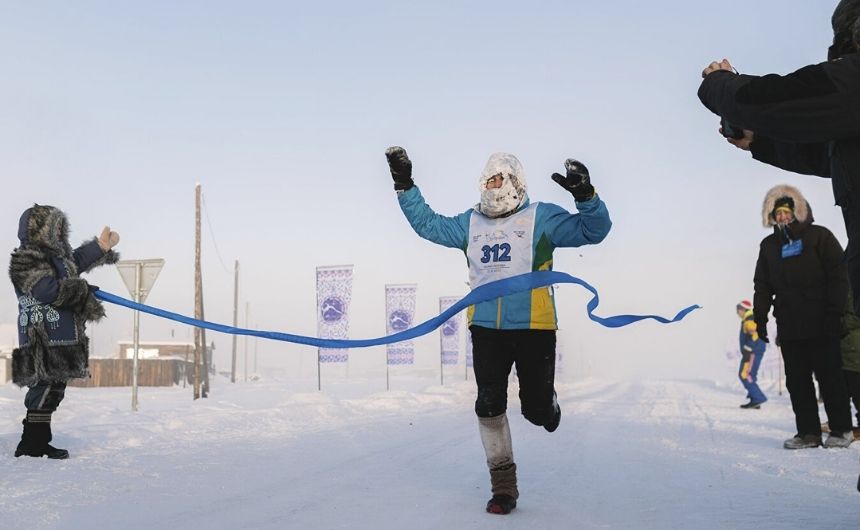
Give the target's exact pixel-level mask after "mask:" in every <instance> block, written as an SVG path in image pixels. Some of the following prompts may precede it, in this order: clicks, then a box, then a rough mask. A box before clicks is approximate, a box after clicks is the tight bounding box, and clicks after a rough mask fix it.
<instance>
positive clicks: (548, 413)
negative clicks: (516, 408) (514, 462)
mask: <svg viewBox="0 0 860 530" xmlns="http://www.w3.org/2000/svg"><path fill="white" fill-rule="evenodd" d="M469 330H470V331H471V332H472V356H473V363H474V369H475V381H476V382H477V384H478V397H477V399H476V400H475V413H476V414H477V415H478V417H481V418H492V417H495V416H498V415H500V414H502V413H504V412H505V411H506V410H507V408H508V376H509V375H510V373H511V367H512V366H516V368H517V378H518V379H519V382H520V407H521V410H522V414H523V416H525V418H526V419H527V420H528V421H530V422H532V423H534V424H535V425H545V424H546V423H548V422H549V421H550V419H552V417H553V414H554V412H555V410H554V407H553V393H554V391H555V389H554V386H553V385H554V383H555V330H542V329H489V328H484V327H480V326H471V327H470V328H469Z"/></svg>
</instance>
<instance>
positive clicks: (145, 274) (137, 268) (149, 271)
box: [116, 258, 164, 411]
mask: <svg viewBox="0 0 860 530" xmlns="http://www.w3.org/2000/svg"><path fill="white" fill-rule="evenodd" d="M163 266H164V260H163V259H160V258H158V259H137V260H123V261H118V262H117V263H116V268H117V270H118V271H119V275H120V276H121V277H122V281H123V282H124V283H125V286H126V287H127V288H128V292H129V294H131V296H132V298H133V299H134V301H135V302H137V303H139V304H142V303H143V302H144V301H145V300H146V296H147V295H148V294H149V291H150V289H152V285H153V284H154V283H155V280H156V278H158V273H159V272H161V268H162V267H163ZM133 337H134V339H133V340H134V342H133V344H134V360H133V361H132V368H131V410H133V411H137V379H138V374H139V372H140V369H139V366H138V358H139V355H140V311H135V312H134V334H133Z"/></svg>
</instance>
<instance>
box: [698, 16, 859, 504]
mask: <svg viewBox="0 0 860 530" xmlns="http://www.w3.org/2000/svg"><path fill="white" fill-rule="evenodd" d="M831 24H832V26H833V45H832V46H830V48H829V49H828V51H827V61H826V62H823V63H819V64H813V65H809V66H805V67H803V68H801V69H800V70H797V71H796V72H793V73H790V74H788V75H785V76H781V75H777V74H769V75H764V76H751V75H741V74H738V73H737V72H736V71H735V70H734V68H732V65H731V63H729V61H728V60H726V59H723V60H722V61H719V62H718V61H714V62H712V63H711V64H709V65H708V66H707V67H706V68H705V69H704V70H703V71H702V77H704V80H703V81H702V84H701V86H700V87H699V92H698V95H699V99H700V100H701V101H702V103H703V104H704V105H705V106H706V107H707V108H708V109H709V110H711V111H712V112H713V113H715V114H717V115H719V116H720V117H721V118H722V121H721V125H722V126H721V129H720V132H721V133H722V134H723V136H725V137H726V139H727V141H728V142H729V143H731V144H732V145H734V146H736V147H738V148H740V149H743V150H745V151H750V152H751V153H752V156H753V158H755V159H756V160H759V161H761V162H764V163H766V164H770V165H773V166H776V167H779V168H782V169H785V170H787V171H792V172H794V173H801V174H806V175H817V176H820V177H825V178H830V179H831V184H832V186H833V195H834V198H835V200H836V204H837V205H839V206H840V207H841V208H842V217H843V219H844V221H845V228H846V231H847V233H848V248H847V249H846V251H845V261H846V263H847V268H848V279H849V282H850V284H851V286H852V289H853V290H854V292H858V290H860V53H858V51H860V0H841V1H840V2H839V4H838V5H837V6H836V9H835V10H834V12H833V16H832V18H831ZM854 312H855V314H858V315H860V296H858V297H856V298H855V299H854ZM756 317H757V318H758V317H759V315H756ZM792 397H793V396H792ZM849 414H850V413H849ZM849 419H850V416H849ZM857 488H858V490H860V479H858V483H857Z"/></svg>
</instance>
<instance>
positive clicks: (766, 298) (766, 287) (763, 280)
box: [753, 244, 773, 330]
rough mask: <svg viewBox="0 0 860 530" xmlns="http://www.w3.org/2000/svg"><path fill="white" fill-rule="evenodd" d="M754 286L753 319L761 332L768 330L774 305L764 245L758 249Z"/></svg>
mask: <svg viewBox="0 0 860 530" xmlns="http://www.w3.org/2000/svg"><path fill="white" fill-rule="evenodd" d="M753 286H754V293H753V319H754V320H755V323H756V326H757V327H758V329H759V330H763V329H767V315H768V313H770V307H771V305H772V304H773V286H772V285H771V283H770V272H769V269H768V266H767V256H766V254H765V249H764V244H762V245H760V246H759V249H758V260H757V261H756V264H755V275H754V276H753Z"/></svg>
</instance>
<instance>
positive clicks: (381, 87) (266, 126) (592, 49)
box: [0, 0, 845, 377]
mask: <svg viewBox="0 0 860 530" xmlns="http://www.w3.org/2000/svg"><path fill="white" fill-rule="evenodd" d="M831 4H832V5H831ZM835 4H836V2H835V0H834V1H832V2H809V1H807V0H759V1H756V2H749V1H742V0H726V1H723V2H720V3H718V4H715V3H713V2H704V1H689V0H688V1H681V0H667V1H657V2H650V3H640V2H634V1H628V0H620V1H615V2H570V1H566V2H563V1H551V2H533V3H523V2H508V1H502V2H500V1H493V2H490V1H480V2H451V1H442V2H440V1H434V2H425V3H415V2H413V3H405V2H381V1H368V2H361V3H353V2H332V1H322V2H314V3H310V2H302V3H293V2H253V1H245V2H223V1H220V2H216V1H205V2H204V1H196V2H107V1H101V2H97V1H85V2H74V3H71V2H57V1H54V2H9V1H5V2H2V3H0V8H2V9H0V11H2V16H0V72H2V77H3V82H2V83H0V178H2V182H3V193H2V194H0V226H5V227H6V229H5V230H0V246H2V247H3V248H6V249H8V250H11V249H12V248H14V247H15V246H16V243H17V240H16V237H15V234H16V227H17V219H18V217H19V215H20V213H21V211H23V210H24V209H25V208H27V207H28V206H30V205H31V204H32V203H33V202H39V203H43V204H52V205H56V206H58V207H61V208H62V209H64V210H65V211H66V212H67V214H68V215H69V218H70V219H71V222H72V228H73V235H72V239H73V242H75V243H76V242H79V241H82V240H83V239H85V238H87V237H90V236H91V235H92V234H95V233H96V232H97V231H98V230H99V229H100V228H101V227H102V226H103V225H104V224H110V225H111V226H112V227H114V229H116V230H117V231H119V232H120V234H121V235H122V242H121V243H120V246H119V250H120V251H121V252H122V254H123V257H124V258H128V259H131V258H152V257H162V258H165V259H166V262H167V264H166V266H165V269H164V271H163V273H162V276H161V277H160V278H159V280H158V283H157V284H156V286H155V288H154V290H153V292H152V294H151V296H150V298H149V300H148V302H150V303H151V304H153V305H157V306H160V307H164V308H166V309H170V310H174V311H178V312H183V313H189V312H190V311H191V308H192V304H193V292H192V279H193V229H194V225H193V207H194V195H193V194H194V184H195V182H201V183H202V184H203V189H204V195H205V200H206V204H207V209H208V213H209V218H210V220H211V224H212V232H210V231H209V230H208V228H205V229H204V234H205V242H204V275H205V277H204V286H205V297H206V302H207V308H206V309H207V317H208V318H209V319H210V320H214V321H218V322H222V323H229V322H230V320H231V318H232V274H231V272H230V271H227V270H225V269H224V267H223V266H222V265H221V263H220V260H219V259H218V257H217V255H216V251H215V247H214V245H213V241H216V242H217V245H218V250H220V254H221V256H222V257H223V260H224V262H225V263H226V265H227V266H228V267H232V262H233V260H234V259H236V258H238V259H239V260H240V261H241V263H242V269H243V275H242V293H241V297H242V300H243V301H245V300H248V301H249V302H250V304H251V317H250V320H251V323H252V324H255V323H256V325H257V326H258V327H260V328H265V329H272V330H279V331H287V332H291V333H300V334H308V335H314V334H315V333H316V324H315V310H314V304H315V292H314V268H315V267H316V266H317V265H331V264H341V263H353V264H355V281H354V292H353V306H352V313H353V323H352V330H353V331H352V333H351V335H352V336H353V337H356V338H358V337H369V336H377V335H381V334H383V333H384V329H385V328H384V314H383V312H384V310H383V298H384V296H383V286H384V284H385V283H418V297H419V300H418V318H419V319H420V320H424V319H425V318H429V317H430V316H432V315H433V314H434V311H437V310H438V297H439V296H442V295H452V294H454V295H456V294H463V293H464V292H465V286H464V284H463V281H464V280H465V278H466V270H465V263H464V259H463V256H462V254H460V253H459V252H457V251H453V250H448V249H444V248H442V247H437V246H435V245H432V244H430V243H427V242H425V241H423V240H420V239H419V238H418V237H417V236H416V235H414V234H413V233H412V231H411V229H410V228H409V226H408V224H407V223H406V221H405V220H404V219H403V218H402V215H401V213H400V211H399V208H398V206H397V202H396V200H395V196H394V193H393V191H392V189H391V181H390V177H389V175H388V171H387V167H386V165H385V158H384V156H383V152H384V150H385V148H386V147H387V146H389V145H392V144H399V145H403V146H404V147H406V148H407V150H408V151H409V153H410V155H411V157H412V159H413V162H414V168H415V170H414V177H415V180H416V182H417V183H418V185H419V186H420V187H421V189H422V191H423V193H424V195H425V197H426V198H427V200H428V202H429V203H430V204H431V205H432V206H433V207H434V208H435V209H436V210H437V211H439V212H441V213H446V214H450V215H453V214H455V213H459V212H461V211H463V210H465V209H467V208H468V207H470V206H471V205H473V204H474V203H475V202H476V201H477V198H478V197H477V191H476V179H477V176H478V174H479V172H480V170H481V168H482V167H483V164H484V162H485V161H486V159H487V157H488V156H489V154H490V153H492V152H494V151H508V152H512V153H514V154H516V155H517V156H518V157H519V158H520V160H521V161H522V162H523V165H524V167H525V171H526V176H527V179H528V183H529V191H530V196H531V198H532V200H541V201H547V202H555V203H558V204H561V205H563V206H565V207H567V208H569V209H573V202H572V200H571V198H570V196H569V195H568V194H567V193H566V192H564V191H563V190H561V189H560V188H559V187H557V185H556V184H555V183H553V182H552V181H551V180H550V179H549V175H550V174H551V173H552V172H554V171H559V170H561V169H562V163H563V161H564V159H565V158H567V157H576V158H579V159H580V160H582V161H583V162H585V164H587V165H588V167H589V168H590V169H591V172H592V178H593V182H594V184H595V185H596V187H597V188H598V191H599V192H600V194H601V196H602V197H603V199H604V200H605V201H606V202H607V204H608V206H609V209H610V212H611V215H612V217H613V220H614V222H615V226H614V228H613V231H612V232H611V234H610V235H609V237H608V238H607V240H606V241H605V242H604V243H602V244H601V245H600V246H597V247H585V248H581V249H575V250H565V249H560V250H558V251H557V252H556V269H557V270H562V271H565V272H569V273H571V274H574V275H577V276H581V277H582V278H584V279H585V280H587V281H589V282H591V283H592V284H593V285H595V286H596V287H597V288H598V289H599V290H600V292H601V298H602V304H601V306H600V307H599V308H598V313H599V314H601V315H604V316H608V315H611V314H615V313H662V314H664V315H667V316H669V315H671V314H674V312H675V311H676V310H678V309H680V308H682V307H684V306H686V305H689V304H692V303H699V304H701V305H703V306H704V307H705V308H704V309H703V310H701V311H699V312H697V313H694V314H692V315H691V316H690V317H688V320H687V321H685V322H684V323H682V324H677V325H674V326H659V325H656V324H652V323H643V324H637V325H634V326H632V327H631V328H626V329H622V330H604V329H602V328H600V327H599V326H598V325H596V324H593V323H591V322H590V321H588V320H587V319H586V318H585V313H584V303H585V301H586V300H587V299H588V296H587V295H586V294H585V292H584V291H582V292H580V291H578V290H577V289H576V288H575V287H563V288H562V289H561V290H560V291H559V298H558V306H559V312H560V317H561V328H562V331H561V335H560V337H561V342H562V344H563V347H564V348H565V350H566V351H565V353H566V354H567V355H568V358H571V357H573V356H580V361H579V364H578V366H582V367H588V369H589V370H590V371H591V372H592V373H607V372H615V373H621V374H627V375H630V374H632V375H636V374H642V373H648V374H650V375H657V376H660V375H679V374H680V375H688V376H697V375H700V376H702V377H710V376H711V374H710V371H711V370H715V369H723V361H722V359H723V355H724V350H725V348H726V347H727V345H731V344H732V343H733V341H734V340H735V337H736V333H737V329H736V328H737V321H736V316H735V315H734V311H733V308H734V304H735V303H736V302H737V300H738V299H740V298H749V297H750V296H751V295H752V292H751V290H752V270H753V266H754V262H755V258H756V255H757V248H758V242H759V240H760V239H761V238H762V237H764V236H765V235H767V231H766V230H764V229H763V228H762V227H761V225H760V204H761V200H762V197H763V196H764V193H765V191H766V190H767V189H768V188H769V187H770V186H772V185H774V184H777V183H781V182H788V183H791V184H794V185H796V186H798V187H799V188H800V189H801V191H803V192H804V193H805V194H806V195H807V198H808V199H809V201H810V203H811V204H812V206H813V208H814V210H815V213H816V218H817V220H818V221H819V223H820V224H823V225H825V226H828V227H829V228H831V229H832V230H833V231H834V232H835V233H836V234H837V236H838V237H839V238H840V240H841V241H842V242H843V244H844V243H845V236H844V229H843V225H842V220H841V216H840V214H839V212H838V210H837V209H836V208H835V207H834V206H833V200H832V195H831V193H830V186H829V182H828V181H825V180H821V179H816V178H813V177H801V176H796V175H791V174H788V173H784V172H781V171H779V170H776V169H773V168H769V167H766V166H764V165H762V164H758V163H756V162H754V161H752V160H751V159H750V158H749V156H748V155H747V154H745V153H741V152H740V151H737V150H736V149H734V148H733V147H731V146H729V145H728V144H726V143H725V142H724V141H723V140H722V139H721V138H720V137H719V136H718V135H717V133H716V128H717V121H718V120H717V119H716V118H715V117H714V116H712V115H711V114H710V113H709V112H707V111H706V110H705V109H704V108H703V107H702V106H701V105H700V104H699V102H698V99H697V98H696V89H697V87H698V84H699V81H700V72H701V70H702V68H704V67H705V66H706V65H707V64H708V63H709V62H710V61H711V60H713V59H721V58H723V57H728V58H729V59H730V60H732V62H733V64H734V65H735V66H736V67H737V68H738V69H739V70H741V71H743V72H748V73H759V74H760V73H768V72H771V71H776V72H783V73H784V72H789V71H792V70H794V69H796V68H798V67H800V66H803V65H805V64H808V63H811V62H817V61H819V60H823V58H824V57H825V54H826V49H827V46H828V45H829V43H830V38H831V31H830V14H831V11H832V9H833V6H834V5H835ZM204 224H205V220H204ZM213 233H214V239H213V237H212V234H213ZM90 279H91V280H92V282H93V283H96V284H98V285H99V286H101V287H102V288H103V289H105V290H108V291H111V292H114V293H117V294H121V295H125V294H126V291H125V288H124V287H123V285H122V284H121V282H120V279H119V275H118V274H117V273H116V272H115V271H114V270H109V269H103V270H100V271H99V272H98V273H96V274H94V275H92V276H91V278H90ZM108 313H109V318H108V320H107V322H106V323H105V324H100V325H98V326H96V327H95V328H94V329H93V335H94V343H95V349H94V353H95V354H97V355H98V354H103V353H104V352H106V351H108V350H109V351H113V350H115V346H114V345H115V343H116V341H117V340H122V339H127V338H128V337H129V336H130V329H131V321H132V316H131V313H130V312H129V311H128V310H126V309H122V308H118V307H110V308H108ZM15 317H16V304H15V300H14V296H13V292H12V290H11V287H10V286H7V288H6V289H2V290H0V323H9V324H11V323H13V322H14V321H15ZM7 329H8V328H7ZM171 329H172V330H174V338H175V339H185V338H189V337H190V331H189V330H187V329H186V328H184V327H182V326H180V325H173V324H169V323H166V322H161V321H157V320H155V319H152V318H149V317H144V318H143V331H142V334H143V337H144V338H145V339H154V340H158V339H169V338H170V334H171ZM212 336H213V338H214V339H215V340H216V343H217V348H218V351H217V353H216V362H217V363H218V365H219V367H226V366H227V364H228V362H227V359H228V354H229V349H230V337H227V336H224V335H219V334H212ZM0 342H8V341H7V340H4V339H3V338H2V337H0ZM418 345H419V360H418V368H421V367H425V368H427V369H428V370H429V369H431V368H432V367H433V366H435V363H436V362H437V361H436V357H435V352H436V350H437V349H438V336H437V335H436V334H433V335H431V336H430V337H429V338H427V339H425V340H423V341H419V343H418ZM259 348H260V352H261V355H262V357H261V365H263V366H269V365H287V366H293V365H294V362H295V360H296V359H301V361H300V364H301V367H300V369H301V370H302V371H309V370H311V367H312V366H313V359H314V355H315V351H314V350H313V349H312V348H308V347H301V346H291V345H285V344H282V343H272V342H261V343H260V345H259ZM383 355H384V354H383V353H382V349H381V348H379V349H371V350H367V351H363V350H356V351H354V352H353V358H354V360H355V361H356V363H355V365H356V366H359V364H360V362H363V361H367V362H368V363H370V364H373V363H376V365H377V366H379V367H381V366H382V365H381V359H382V358H383ZM369 359H375V360H373V361H369Z"/></svg>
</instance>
